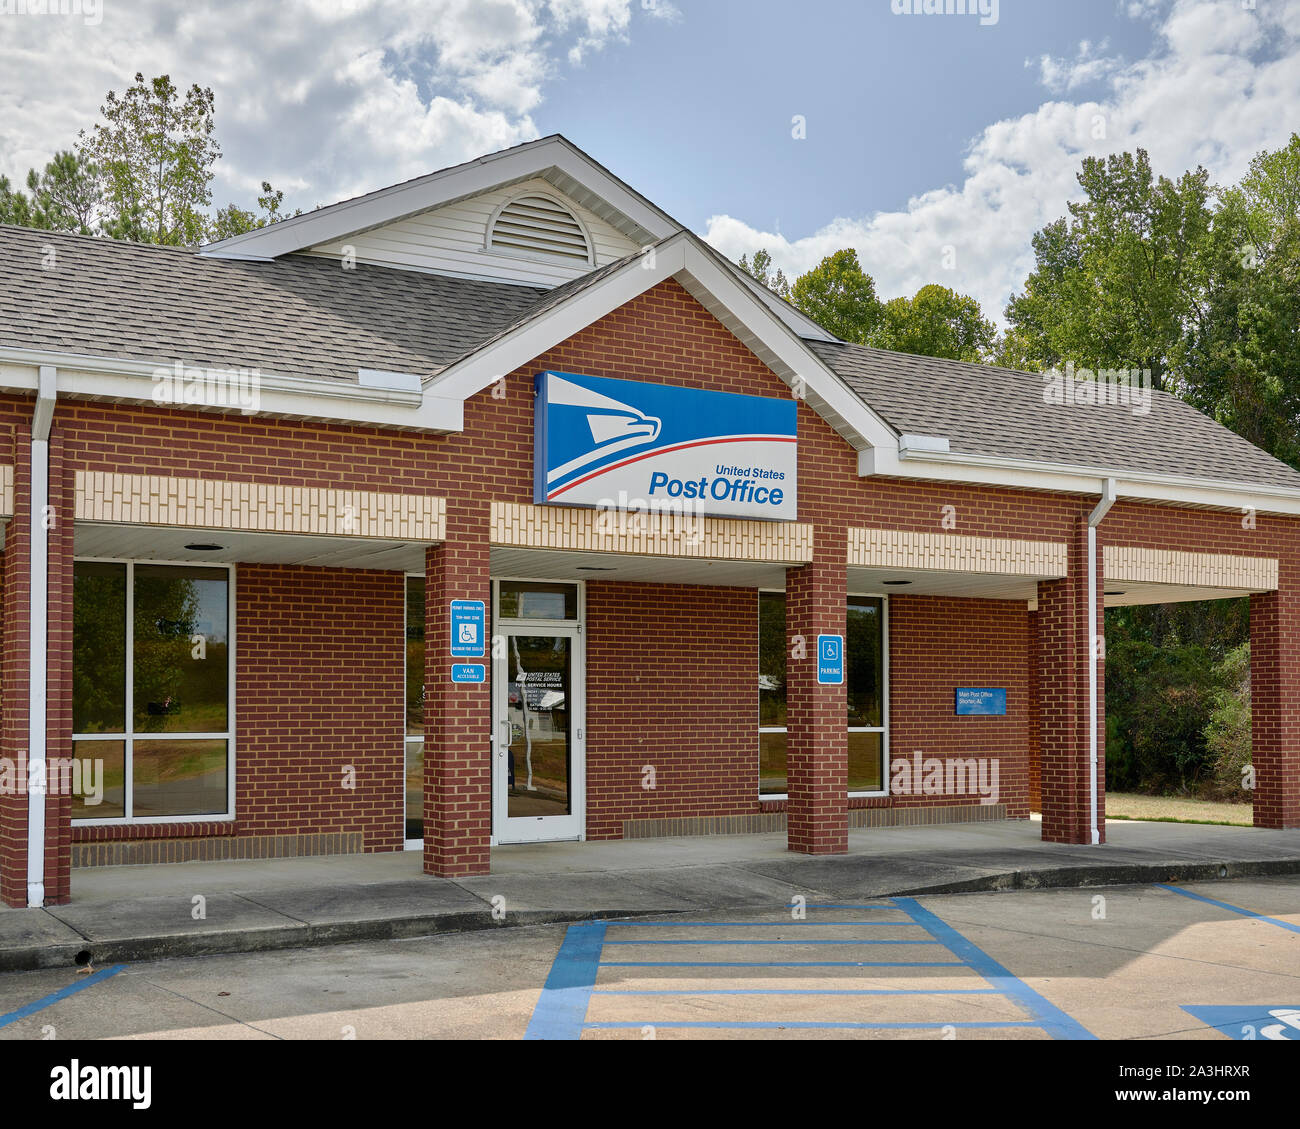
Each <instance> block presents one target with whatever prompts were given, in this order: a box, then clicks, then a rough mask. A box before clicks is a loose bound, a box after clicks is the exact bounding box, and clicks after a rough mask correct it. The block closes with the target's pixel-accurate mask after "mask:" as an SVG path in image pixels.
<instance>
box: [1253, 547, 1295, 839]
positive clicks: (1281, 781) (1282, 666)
mask: <svg viewBox="0 0 1300 1129" xmlns="http://www.w3.org/2000/svg"><path fill="white" fill-rule="evenodd" d="M1280 564H1281V573H1282V581H1283V584H1284V587H1282V588H1280V589H1279V590H1278V591H1276V592H1264V593H1260V594H1258V595H1254V596H1251V598H1250V704H1251V731H1250V745H1251V761H1252V763H1253V764H1254V766H1255V826H1256V827H1271V828H1283V827H1300V585H1298V584H1297V581H1300V577H1298V576H1297V575H1296V574H1297V572H1300V562H1294V561H1285V560H1284V561H1282V562H1280Z"/></svg>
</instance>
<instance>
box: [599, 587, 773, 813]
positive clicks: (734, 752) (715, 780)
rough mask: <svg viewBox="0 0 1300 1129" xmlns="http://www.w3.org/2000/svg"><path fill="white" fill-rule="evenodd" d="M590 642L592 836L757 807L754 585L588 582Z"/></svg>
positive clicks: (745, 811) (756, 643) (756, 668)
mask: <svg viewBox="0 0 1300 1129" xmlns="http://www.w3.org/2000/svg"><path fill="white" fill-rule="evenodd" d="M586 642H587V836H588V838H591V839H617V838H621V837H622V835H623V821H624V820H627V819H670V818H671V819H677V818H685V817H690V816H706V815H741V814H749V813H752V812H754V811H756V810H757V800H758V593H757V592H756V591H754V590H753V589H745V588H713V587H697V586H693V585H655V584H624V583H618V582H615V581H607V580H602V581H597V582H593V583H589V584H588V585H587V630H586ZM646 766H650V767H652V768H653V769H654V776H655V780H654V783H655V787H654V788H653V789H646V788H643V787H642V774H643V771H644V769H645V767H646Z"/></svg>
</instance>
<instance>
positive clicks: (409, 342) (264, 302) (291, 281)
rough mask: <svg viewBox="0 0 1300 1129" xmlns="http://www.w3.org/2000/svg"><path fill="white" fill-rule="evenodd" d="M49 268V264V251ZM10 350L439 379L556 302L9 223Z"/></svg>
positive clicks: (500, 288) (543, 295) (413, 277)
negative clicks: (48, 260)
mask: <svg viewBox="0 0 1300 1129" xmlns="http://www.w3.org/2000/svg"><path fill="white" fill-rule="evenodd" d="M47 246H50V247H52V248H53V249H54V253H55V258H54V262H53V265H52V266H50V267H49V268H48V269H44V268H43V267H42V260H43V256H44V255H45V248H46V247H47ZM0 264H3V265H2V266H0V275H2V276H3V280H4V284H3V285H2V286H0V345H9V346H14V347H17V348H27V349H49V350H52V351H66V352H71V353H84V354H89V355H92V356H99V357H115V358H121V359H128V360H137V361H146V362H154V363H159V364H166V363H168V362H170V361H172V360H176V359H180V360H183V361H185V362H186V363H188V364H198V365H206V366H211V367H220V368H258V369H261V370H262V371H264V372H267V373H276V374H282V375H288V376H301V377H308V378H316V379H327V380H347V381H350V382H353V383H355V382H356V379H357V370H358V369H361V368H371V369H383V370H388V371H393V372H406V373H413V374H417V375H421V376H424V375H431V374H433V373H436V372H438V371H439V370H440V369H442V368H443V367H444V366H445V365H446V364H447V363H448V362H450V361H451V360H453V359H455V358H456V357H458V356H460V355H461V354H463V353H464V352H466V351H467V350H469V349H472V348H473V347H474V346H476V345H477V344H479V343H480V342H482V341H484V340H485V339H487V338H489V337H491V336H492V335H493V334H495V333H496V332H497V330H499V329H500V328H502V327H503V326H505V325H509V324H510V323H512V322H513V321H515V320H516V319H517V318H519V316H520V315H521V314H523V313H524V312H525V311H527V310H528V309H530V308H531V307H533V306H535V305H537V304H538V302H539V301H545V300H548V299H550V297H551V292H550V291H547V290H544V289H539V288H537V287H532V286H514V285H511V284H507V283H495V282H480V281H475V280H471V279H459V278H448V277H445V276H442V275H433V274H421V273H418V272H415V271H400V270H392V269H389V268H385V267H374V266H365V265H361V264H358V265H357V267H356V269H355V270H346V271H345V270H343V269H342V268H341V266H340V265H339V263H338V262H337V261H334V260H330V259H324V258H312V257H309V256H305V255H288V256H285V257H283V258H280V259H276V260H274V261H273V262H246V261H237V260H230V259H209V258H203V257H201V256H199V255H196V254H195V253H194V252H193V251H191V250H188V249H185V248H175V247H154V246H147V245H141V244H137V243H123V242H115V241H112V240H108V239H95V238H89V237H85V236H75V235H64V234H58V233H54V232H49V231H34V230H29V229H27V228H20V227H11V226H8V225H0Z"/></svg>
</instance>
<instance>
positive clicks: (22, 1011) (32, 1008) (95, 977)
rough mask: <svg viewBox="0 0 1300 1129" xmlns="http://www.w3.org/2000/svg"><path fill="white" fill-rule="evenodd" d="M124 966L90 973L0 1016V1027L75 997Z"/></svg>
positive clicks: (115, 966)
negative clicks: (73, 982) (82, 978)
mask: <svg viewBox="0 0 1300 1129" xmlns="http://www.w3.org/2000/svg"><path fill="white" fill-rule="evenodd" d="M124 968H126V965H124V964H115V965H113V966H112V967H110V968H101V969H100V970H99V971H98V972H92V973H91V974H90V975H89V976H87V977H86V978H85V979H84V980H79V981H77V983H75V984H68V985H67V986H65V987H63V988H60V989H59V990H58V991H57V992H51V993H50V994H49V995H48V996H42V997H41V998H40V999H39V1000H33V1001H32V1002H31V1003H29V1004H24V1005H23V1006H22V1007H20V1008H18V1009H17V1010H15V1011H11V1012H8V1013H7V1014H5V1015H0V1027H8V1026H9V1025H10V1024H11V1023H17V1022H18V1020H20V1019H26V1018H27V1017H28V1016H29V1015H35V1014H36V1012H38V1011H43V1010H44V1009H45V1008H47V1007H49V1006H50V1005H51V1004H57V1003H58V1002H59V1001H60V1000H65V999H67V998H68V997H69V996H75V995H76V994H77V993H78V992H80V991H83V990H84V989H86V988H89V987H90V986H91V985H92V984H98V983H100V982H101V981H103V980H107V979H108V978H109V977H110V976H116V975H117V974H118V973H119V972H121V971H122V970H123V969H124Z"/></svg>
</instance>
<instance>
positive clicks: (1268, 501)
mask: <svg viewBox="0 0 1300 1129" xmlns="http://www.w3.org/2000/svg"><path fill="white" fill-rule="evenodd" d="M858 474H859V475H861V476H863V477H869V476H873V475H874V476H881V477H889V478H915V479H924V480H926V481H930V482H961V483H970V484H973V485H977V486H1002V487H1010V488H1012V489H1020V490H1043V491H1049V492H1051V493H1056V494H1088V495H1096V496H1102V495H1104V494H1105V492H1106V488H1107V487H1106V483H1107V480H1108V479H1114V480H1115V482H1116V490H1117V494H1118V496H1119V497H1120V498H1121V499H1124V500H1127V501H1133V502H1155V503H1176V504H1182V505H1191V506H1197V507H1200V508H1203V509H1204V508H1214V509H1223V510H1234V511H1236V512H1238V513H1243V512H1245V511H1246V510H1247V509H1251V510H1254V511H1255V512H1257V513H1261V514H1269V513H1271V514H1286V515H1289V514H1300V489H1292V488H1290V487H1286V486H1268V485H1260V484H1255V483H1249V482H1228V481H1220V480H1216V479H1203V478H1191V477H1187V476H1180V475H1169V474H1152V473H1143V472H1135V471H1132V470H1123V469H1121V468H1117V467H1088V466H1075V465H1071V464H1063V463H1049V462H1035V461H1031V460H1027V459H998V458H994V457H992V456H987V455H969V454H962V453H959V452H952V453H950V454H946V455H944V454H931V453H929V452H918V451H913V452H908V453H907V454H906V455H905V456H903V457H900V456H899V453H898V452H897V451H892V452H891V451H884V450H882V451H862V452H860V453H859V455H858Z"/></svg>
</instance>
